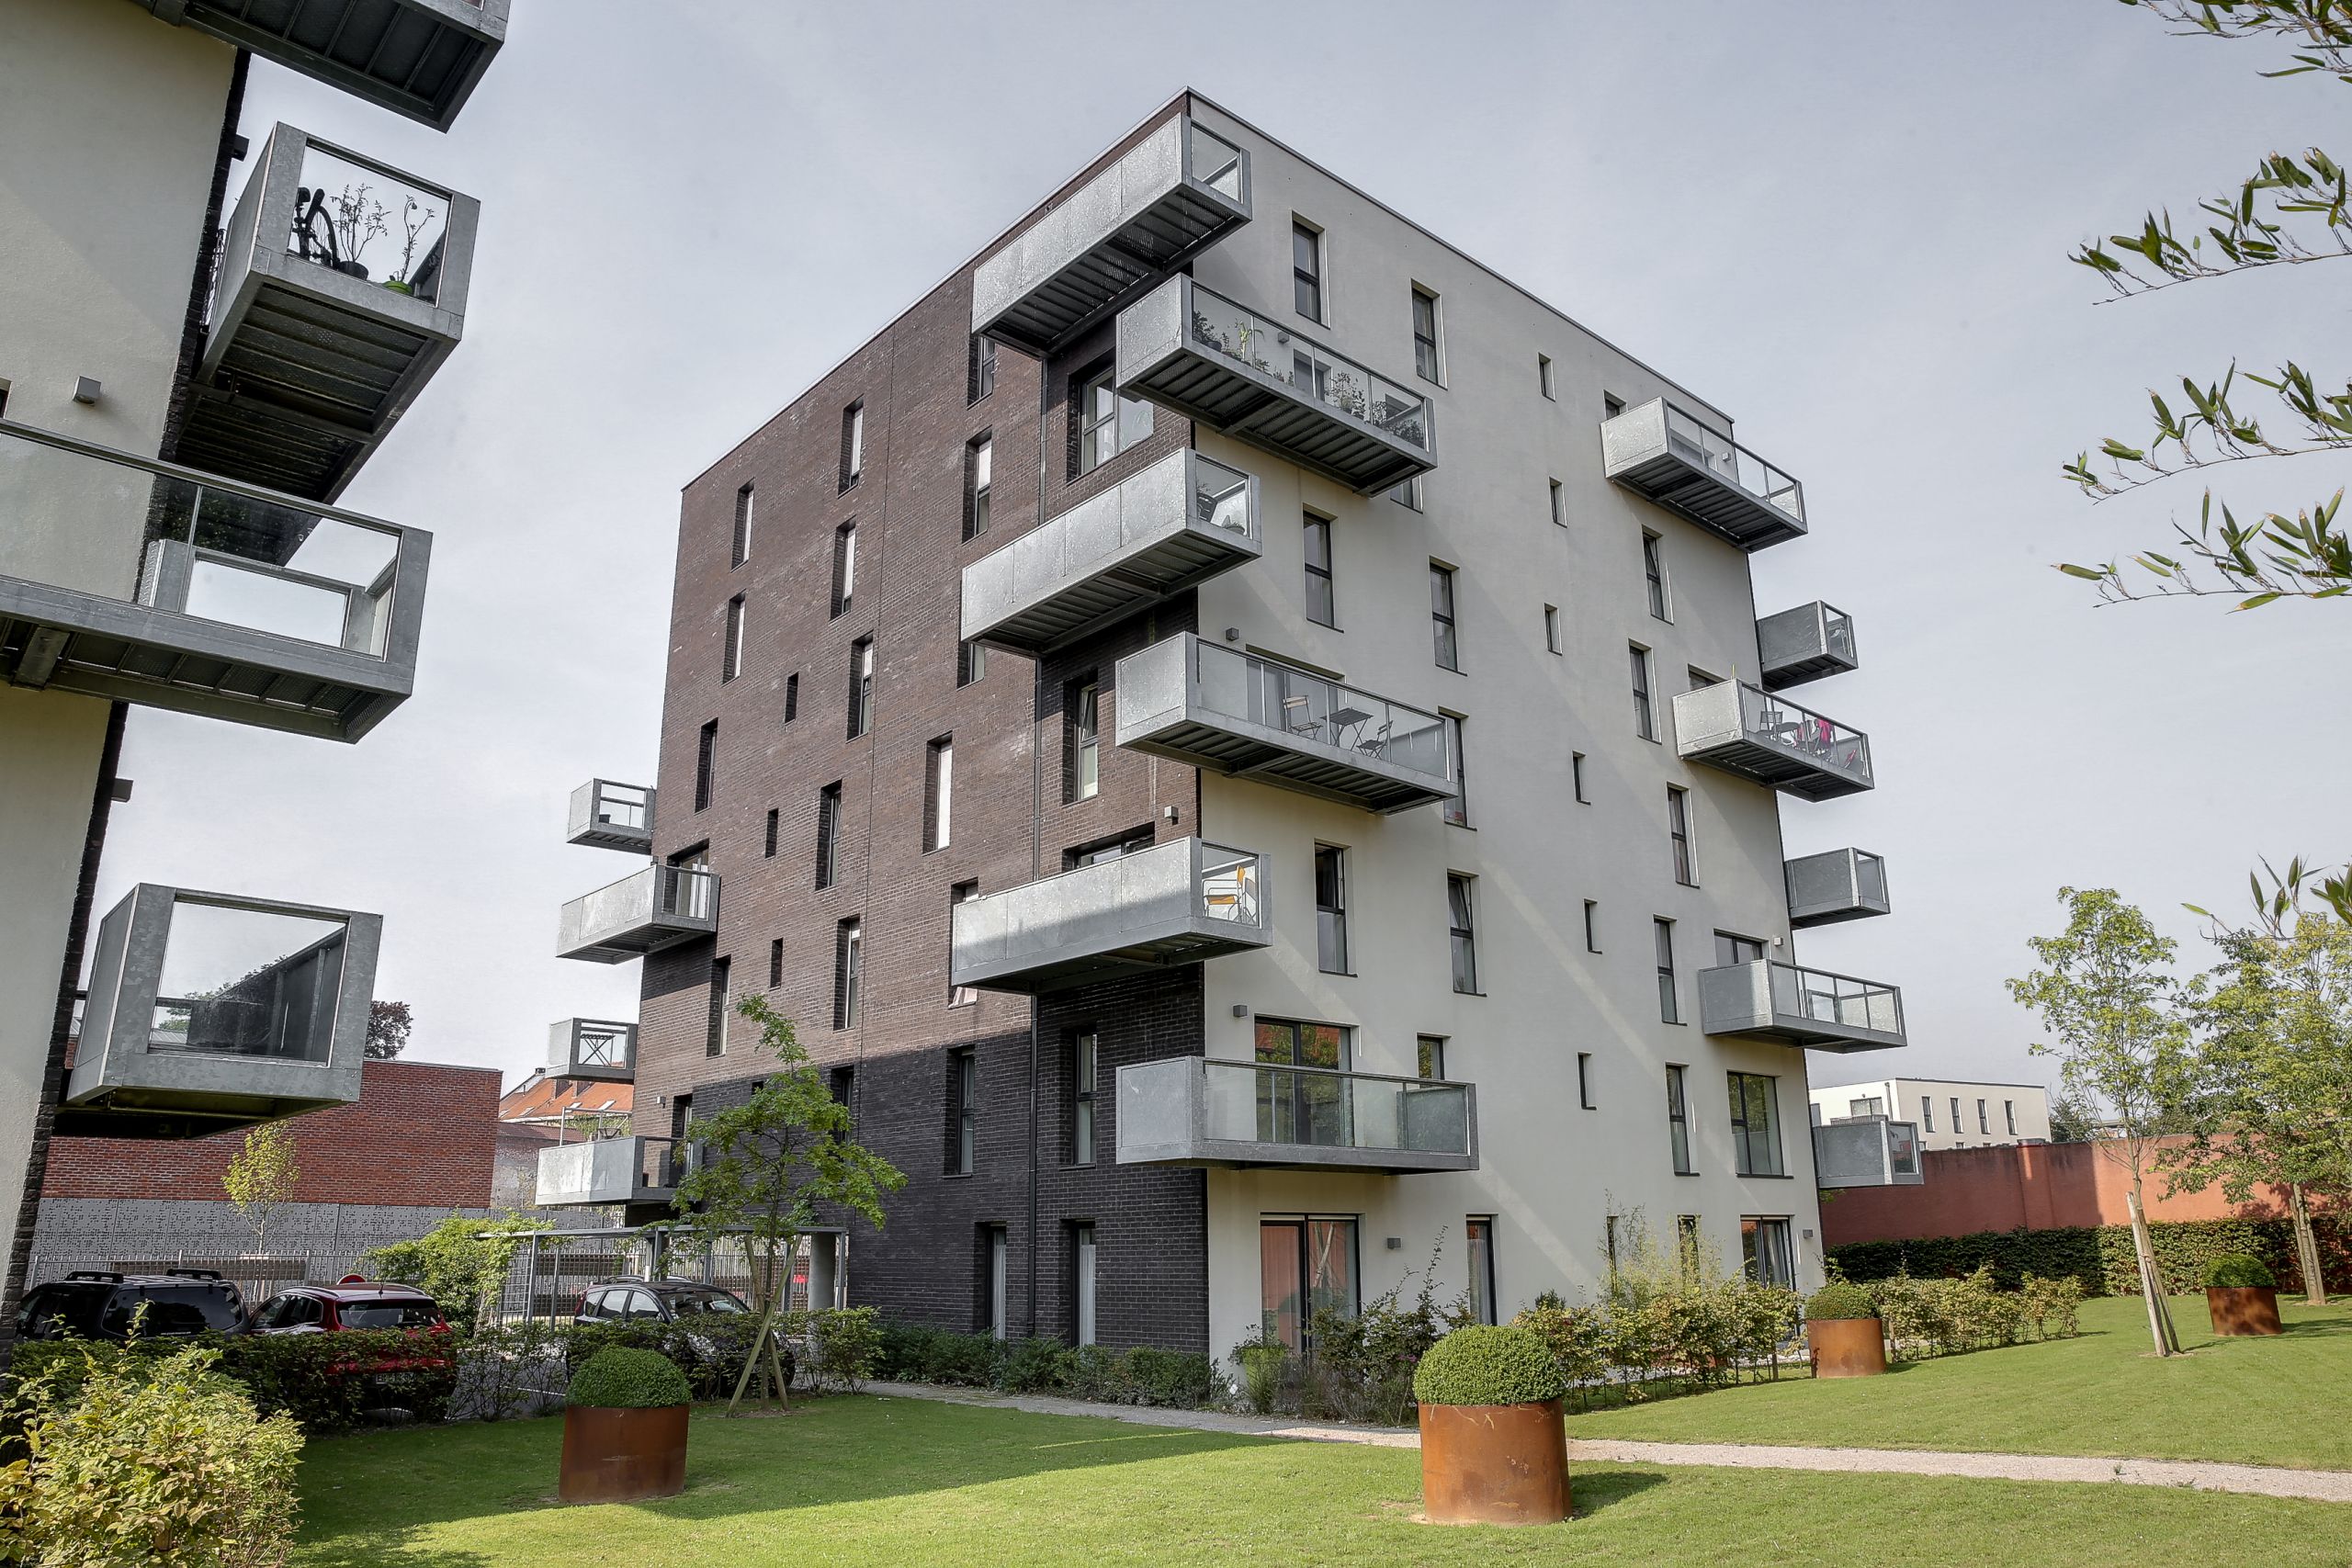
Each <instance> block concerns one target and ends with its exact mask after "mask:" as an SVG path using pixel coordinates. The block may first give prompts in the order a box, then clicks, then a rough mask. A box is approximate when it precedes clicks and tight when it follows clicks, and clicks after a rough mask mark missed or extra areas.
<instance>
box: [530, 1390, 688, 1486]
mask: <svg viewBox="0 0 2352 1568" xmlns="http://www.w3.org/2000/svg"><path fill="white" fill-rule="evenodd" d="M685 1489H686V1406H684V1405H683V1404H665V1405H661V1406H658V1407H656V1408H654V1409H651V1410H610V1409H600V1408H598V1407H596V1406H594V1405H581V1404H574V1405H570V1406H568V1407H566V1409H565V1410H564V1413H563V1466H562V1471H561V1476H560V1480H559V1482H558V1483H557V1486H556V1492H557V1495H559V1496H560V1497H561V1498H562V1499H563V1500H564V1501H565V1502H567V1503H636V1502H641V1501H643V1500H644V1499H646V1498H648V1497H674V1496H676V1495H678V1494H679V1493H681V1492H683V1491H684V1490H685Z"/></svg>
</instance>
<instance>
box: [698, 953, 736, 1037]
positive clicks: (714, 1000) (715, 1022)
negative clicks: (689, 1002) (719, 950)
mask: <svg viewBox="0 0 2352 1568" xmlns="http://www.w3.org/2000/svg"><path fill="white" fill-rule="evenodd" d="M734 967H735V960H734V959H733V958H732V957H720V958H714V959H712V960H711V961H710V978H709V981H708V985H709V987H710V996H709V1018H708V1021H707V1023H706V1024H705V1026H704V1032H703V1043H702V1052H703V1055H705V1056H706V1057H710V1056H724V1055H727V1034H728V1029H729V1024H730V1023H731V1022H732V1017H731V1015H732V1013H733V1011H734V1009H733V1008H732V1007H730V1006H729V1003H730V1002H731V1001H732V1000H733V997H734V992H733V986H734Z"/></svg>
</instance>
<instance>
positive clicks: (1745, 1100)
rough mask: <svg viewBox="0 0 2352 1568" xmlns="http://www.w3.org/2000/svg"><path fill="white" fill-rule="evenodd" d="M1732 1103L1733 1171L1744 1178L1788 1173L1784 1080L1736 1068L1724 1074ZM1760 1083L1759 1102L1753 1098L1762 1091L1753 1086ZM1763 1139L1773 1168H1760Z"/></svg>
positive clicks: (1771, 1177) (1765, 1177)
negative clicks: (1760, 1121) (1759, 1117)
mask: <svg viewBox="0 0 2352 1568" xmlns="http://www.w3.org/2000/svg"><path fill="white" fill-rule="evenodd" d="M1724 1078H1725V1080H1726V1087H1727V1089H1728V1090H1729V1094H1730V1100H1731V1139H1732V1170H1733V1171H1734V1173H1735V1174H1736V1175H1739V1176H1745V1177H1757V1178H1763V1179H1773V1178H1781V1177H1786V1176H1787V1175H1788V1174H1789V1167H1788V1156H1787V1151H1786V1150H1784V1149H1783V1148H1782V1147H1781V1080H1780V1077H1779V1076H1778V1075H1777V1074H1773V1073H1750V1072H1744V1071H1741V1070H1740V1069H1738V1068H1736V1067H1735V1068H1733V1069H1731V1070H1730V1071H1728V1072H1726V1073H1725V1074H1724ZM1758 1084H1760V1085H1762V1086H1763V1088H1762V1089H1761V1090H1760V1095H1761V1099H1760V1101H1759V1100H1756V1099H1753V1098H1751V1097H1752V1096H1755V1095H1757V1094H1758V1092H1759V1091H1758V1090H1757V1089H1754V1088H1753V1087H1752V1086H1754V1085H1758ZM1759 1103H1760V1104H1761V1107H1762V1110H1763V1114H1764V1121H1763V1124H1762V1126H1761V1127H1760V1128H1759V1127H1758V1124H1757V1122H1756V1120H1755V1111H1756V1110H1757V1108H1758V1104H1759ZM1759 1139H1761V1140H1764V1141H1765V1144H1766V1146H1767V1147H1768V1148H1769V1152H1770V1156H1771V1158H1770V1164H1771V1167H1772V1168H1770V1169H1769V1170H1766V1169H1761V1168H1758V1165H1757V1159H1756V1156H1757V1152H1758V1140H1759Z"/></svg>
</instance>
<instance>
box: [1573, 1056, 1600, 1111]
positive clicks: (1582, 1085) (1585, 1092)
mask: <svg viewBox="0 0 2352 1568" xmlns="http://www.w3.org/2000/svg"><path fill="white" fill-rule="evenodd" d="M1577 1108H1578V1109H1580V1110H1584V1111H1598V1110H1600V1106H1599V1105H1598V1104H1596V1103H1594V1101H1593V1098H1592V1053H1591V1052H1589V1051H1579V1052H1577Z"/></svg>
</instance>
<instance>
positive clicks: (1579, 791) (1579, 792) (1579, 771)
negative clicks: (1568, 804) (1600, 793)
mask: <svg viewBox="0 0 2352 1568" xmlns="http://www.w3.org/2000/svg"><path fill="white" fill-rule="evenodd" d="M1568 787H1569V790H1570V791H1571V792H1572V793H1573V794H1574V795H1575V796H1576V802H1577V805H1578V806H1590V805H1591V804H1592V796H1590V795H1587V794H1585V792H1584V753H1583V752H1581V751H1571V752H1569V753H1568Z"/></svg>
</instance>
